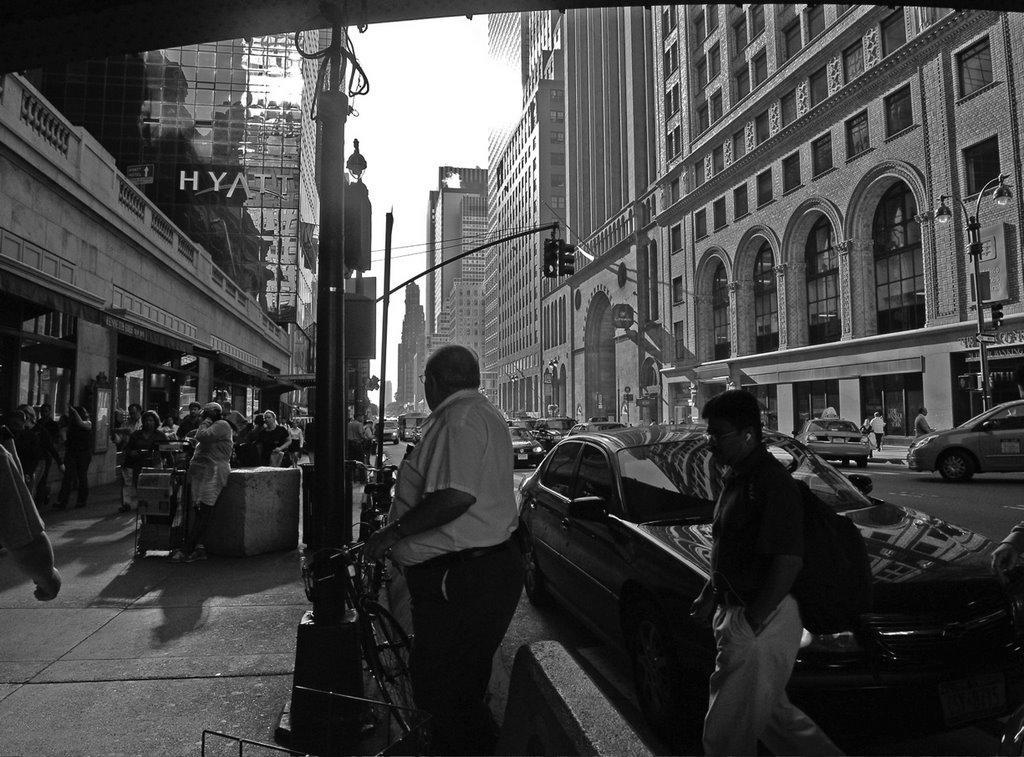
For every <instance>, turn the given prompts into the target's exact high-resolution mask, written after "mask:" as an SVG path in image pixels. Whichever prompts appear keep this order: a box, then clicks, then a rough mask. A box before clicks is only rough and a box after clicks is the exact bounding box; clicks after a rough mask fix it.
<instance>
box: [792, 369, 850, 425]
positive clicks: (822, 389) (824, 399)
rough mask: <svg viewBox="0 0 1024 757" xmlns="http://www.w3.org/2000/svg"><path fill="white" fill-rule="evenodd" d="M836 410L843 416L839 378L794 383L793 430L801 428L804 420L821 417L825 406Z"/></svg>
mask: <svg viewBox="0 0 1024 757" xmlns="http://www.w3.org/2000/svg"><path fill="white" fill-rule="evenodd" d="M827 407H830V408H832V409H833V410H835V411H836V412H837V413H838V414H839V417H840V418H842V417H843V411H842V408H840V406H839V380H838V379H826V380H822V381H801V382H799V383H796V384H793V416H794V417H793V424H794V425H793V431H794V433H795V432H796V431H798V430H799V429H800V427H801V426H802V425H803V424H804V421H807V420H810V419H811V418H820V417H821V414H822V413H823V412H825V408H827Z"/></svg>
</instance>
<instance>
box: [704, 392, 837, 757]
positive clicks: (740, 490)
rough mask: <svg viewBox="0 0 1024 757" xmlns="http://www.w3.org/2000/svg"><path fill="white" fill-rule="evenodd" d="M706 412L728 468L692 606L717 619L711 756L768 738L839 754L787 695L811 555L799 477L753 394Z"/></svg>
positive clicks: (728, 397)
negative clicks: (765, 429)
mask: <svg viewBox="0 0 1024 757" xmlns="http://www.w3.org/2000/svg"><path fill="white" fill-rule="evenodd" d="M701 414H702V417H703V418H704V419H706V420H707V422H708V429H707V434H706V437H707V439H708V445H709V447H710V449H711V453H712V455H713V456H714V458H715V460H716V461H717V462H718V463H720V464H723V465H725V466H727V469H728V470H727V472H726V474H725V476H724V477H723V484H724V485H723V488H722V492H721V494H720V495H719V497H718V502H717V503H716V504H715V514H714V521H713V523H712V526H711V537H712V545H711V577H710V578H709V579H708V582H707V584H706V585H705V586H704V589H703V590H702V591H701V593H700V596H699V597H698V598H697V599H696V600H695V601H694V603H693V607H692V608H691V614H692V615H693V617H694V618H695V619H696V620H697V621H698V622H702V623H705V624H706V623H709V622H710V623H711V625H712V628H713V630H714V635H715V642H716V644H717V647H718V655H717V657H716V658H715V671H714V673H712V674H711V680H710V682H709V689H710V701H709V704H708V712H707V715H706V717H705V718H704V753H705V754H708V755H740V754H745V755H755V754H757V753H758V741H760V742H762V743H763V744H764V745H765V746H766V747H768V749H769V750H771V752H772V753H773V754H815V755H825V754H840V750H839V749H838V748H837V747H836V745H835V744H833V743H832V741H831V740H830V739H829V738H828V736H826V735H825V734H824V733H823V732H822V730H821V728H819V727H818V725H817V724H816V723H815V722H814V721H813V720H811V719H810V718H809V717H808V716H807V715H805V714H804V713H803V712H802V711H801V710H800V709H798V708H797V707H795V706H793V704H792V703H790V701H789V698H788V697H787V696H786V685H787V684H788V683H789V679H790V676H791V675H792V673H793V666H794V665H795V663H796V656H797V653H798V652H799V651H800V640H801V635H802V633H803V627H802V622H801V619H800V609H799V607H798V606H797V602H796V599H794V598H793V596H792V595H791V594H790V589H791V587H792V586H793V581H794V580H795V579H796V577H797V575H798V574H799V573H800V569H801V568H802V567H803V553H804V536H803V511H802V509H801V498H800V492H799V491H798V489H797V484H796V481H794V480H793V478H792V477H791V476H790V475H789V473H788V472H787V471H786V469H785V467H783V465H782V464H781V463H780V462H779V461H778V460H776V459H775V458H774V457H773V456H772V454H771V453H770V452H769V451H768V449H767V448H766V447H765V444H764V442H763V440H762V437H761V410H760V406H759V405H758V402H757V398H756V397H754V395H752V394H750V393H749V392H746V391H743V390H741V389H731V390H728V391H726V392H723V393H722V394H719V395H717V396H716V397H714V398H712V399H711V400H709V401H708V403H707V404H706V405H704V409H703V411H702V413H701ZM712 621H713V622H712Z"/></svg>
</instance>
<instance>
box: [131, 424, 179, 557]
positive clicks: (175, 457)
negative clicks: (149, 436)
mask: <svg viewBox="0 0 1024 757" xmlns="http://www.w3.org/2000/svg"><path fill="white" fill-rule="evenodd" d="M157 452H158V453H159V456H160V460H161V461H162V462H163V463H164V464H166V465H168V466H169V467H166V468H143V469H142V471H141V472H140V473H139V485H138V487H137V489H138V500H139V504H138V509H137V510H136V513H135V555H136V556H137V557H145V556H146V552H148V551H149V550H159V551H163V552H170V551H171V550H173V549H175V548H176V547H179V546H181V545H182V544H183V543H184V541H185V536H186V535H187V534H188V527H189V522H190V512H189V511H190V509H191V507H190V506H191V501H190V497H189V491H188V485H187V478H188V464H189V458H190V456H191V455H190V453H191V448H190V446H189V445H187V444H185V443H182V442H167V443H165V444H159V445H157Z"/></svg>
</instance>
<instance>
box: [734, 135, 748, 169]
mask: <svg viewBox="0 0 1024 757" xmlns="http://www.w3.org/2000/svg"><path fill="white" fill-rule="evenodd" d="M746 154H747V135H746V132H745V131H744V130H743V129H740V130H739V131H737V132H734V133H733V135H732V161H733V163H735V162H736V161H737V160H739V159H740V158H742V157H743V156H744V155H746Z"/></svg>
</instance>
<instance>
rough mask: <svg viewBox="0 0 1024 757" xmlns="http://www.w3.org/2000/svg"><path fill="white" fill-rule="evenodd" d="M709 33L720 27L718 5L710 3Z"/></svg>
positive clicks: (708, 16)
mask: <svg viewBox="0 0 1024 757" xmlns="http://www.w3.org/2000/svg"><path fill="white" fill-rule="evenodd" d="M707 19H708V33H709V34H710V33H711V32H713V31H714V30H715V29H717V28H718V6H717V5H713V4H708V15H707Z"/></svg>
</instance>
